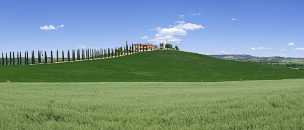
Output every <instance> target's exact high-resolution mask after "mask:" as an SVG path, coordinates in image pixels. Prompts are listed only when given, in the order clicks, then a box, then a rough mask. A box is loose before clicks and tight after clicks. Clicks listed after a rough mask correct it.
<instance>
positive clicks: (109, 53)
mask: <svg viewBox="0 0 304 130" xmlns="http://www.w3.org/2000/svg"><path fill="white" fill-rule="evenodd" d="M107 56H108V58H109V57H110V56H111V52H110V48H108V53H107Z"/></svg>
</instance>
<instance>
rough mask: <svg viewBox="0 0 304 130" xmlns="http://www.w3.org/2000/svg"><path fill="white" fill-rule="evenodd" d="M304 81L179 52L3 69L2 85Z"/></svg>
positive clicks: (283, 70)
mask: <svg viewBox="0 0 304 130" xmlns="http://www.w3.org/2000/svg"><path fill="white" fill-rule="evenodd" d="M289 78H304V71H303V70H292V69H288V68H287V67H284V66H279V65H266V64H258V63H246V62H237V61H227V60H220V59H216V58H212V57H209V56H205V55H200V54H194V53H188V52H179V51H153V52H145V53H140V54H135V55H131V56H125V57H120V58H115V59H107V60H96V61H83V62H74V63H64V64H47V65H32V66H14V67H13V66H12V67H4V68H0V81H1V82H8V81H10V82H112V81H114V82H146V81H147V82H154V81H164V82H171V81H172V82H174V81H178V82H179V81H180V82H181V81H231V80H270V79H289Z"/></svg>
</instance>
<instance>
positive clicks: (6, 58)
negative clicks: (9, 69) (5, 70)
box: [5, 53, 8, 66]
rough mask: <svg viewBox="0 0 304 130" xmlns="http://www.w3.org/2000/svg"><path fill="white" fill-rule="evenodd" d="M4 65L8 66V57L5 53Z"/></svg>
mask: <svg viewBox="0 0 304 130" xmlns="http://www.w3.org/2000/svg"><path fill="white" fill-rule="evenodd" d="M5 65H6V66H8V56H7V53H5Z"/></svg>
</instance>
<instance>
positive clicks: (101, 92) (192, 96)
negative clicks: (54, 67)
mask: <svg viewBox="0 0 304 130" xmlns="http://www.w3.org/2000/svg"><path fill="white" fill-rule="evenodd" d="M303 84H304V80H277V81H243V82H236V81H233V82H213V83H212V82H196V83H191V82H188V83H182V82H179V83H176V82H175V83H173V82H171V83H156V82H155V83H122V82H121V83H118V82H117V83H1V84H0V129H1V130H17V129H18V130H38V129H39V130H56V129H57V130H63V129H77V130H83V129H90V130H91V129H92V130H95V129H96V130H97V129H98V130H99V129H104V130H111V129H113V130H115V129H123V130H135V129H147V130H148V129H151V130H152V129H172V130H187V129H188V130H195V129H265V130H266V129H267V130H269V129H273V130H277V129H284V130H285V129H304V104H303V102H304V86H303Z"/></svg>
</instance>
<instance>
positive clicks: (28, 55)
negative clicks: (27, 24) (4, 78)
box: [0, 43, 148, 66]
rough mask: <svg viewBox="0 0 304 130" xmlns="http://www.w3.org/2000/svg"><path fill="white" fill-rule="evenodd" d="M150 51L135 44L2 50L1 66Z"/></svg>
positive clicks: (47, 62) (112, 56)
mask: <svg viewBox="0 0 304 130" xmlns="http://www.w3.org/2000/svg"><path fill="white" fill-rule="evenodd" d="M144 51H148V49H145V48H137V47H135V46H134V44H131V45H128V43H126V45H125V46H122V47H118V48H106V49H72V50H66V51H65V50H61V51H59V50H55V51H53V50H51V51H41V50H38V51H25V52H20V51H17V52H6V53H3V52H2V57H1V60H0V62H1V66H12V65H29V64H50V63H60V62H73V61H81V60H92V59H98V58H114V57H119V56H123V55H130V54H133V53H137V52H144Z"/></svg>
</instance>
